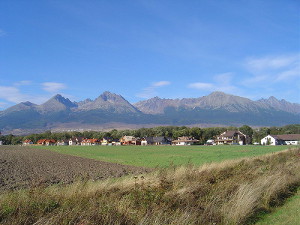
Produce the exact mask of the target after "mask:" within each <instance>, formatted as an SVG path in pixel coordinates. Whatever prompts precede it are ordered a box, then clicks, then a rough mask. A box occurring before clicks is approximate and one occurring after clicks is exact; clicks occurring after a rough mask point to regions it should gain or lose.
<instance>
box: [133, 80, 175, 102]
mask: <svg viewBox="0 0 300 225" xmlns="http://www.w3.org/2000/svg"><path fill="white" fill-rule="evenodd" d="M170 84H171V82H170V81H158V82H154V83H152V84H151V85H150V86H149V87H146V88H144V89H143V90H142V92H141V93H139V94H137V95H136V96H137V97H140V98H151V97H154V96H155V95H157V89H158V88H161V87H164V86H168V85H170Z"/></svg>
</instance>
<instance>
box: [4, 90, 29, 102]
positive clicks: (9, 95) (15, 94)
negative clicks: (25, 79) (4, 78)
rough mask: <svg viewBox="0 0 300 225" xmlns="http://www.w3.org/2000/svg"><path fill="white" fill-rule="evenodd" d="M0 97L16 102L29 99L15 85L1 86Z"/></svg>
mask: <svg viewBox="0 0 300 225" xmlns="http://www.w3.org/2000/svg"><path fill="white" fill-rule="evenodd" d="M0 99H4V100H6V101H9V102H14V103H19V102H22V101H26V100H28V99H26V96H25V95H23V94H22V93H21V92H20V90H19V89H18V88H17V87H13V86H0Z"/></svg>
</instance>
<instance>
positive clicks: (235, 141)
mask: <svg viewBox="0 0 300 225" xmlns="http://www.w3.org/2000/svg"><path fill="white" fill-rule="evenodd" d="M215 143H216V144H217V145H245V144H249V143H250V139H249V137H247V136H246V135H245V134H243V133H242V132H240V131H239V130H228V131H225V132H224V133H222V134H220V135H219V136H217V138H216V139H215Z"/></svg>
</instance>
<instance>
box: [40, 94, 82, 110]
mask: <svg viewBox="0 0 300 225" xmlns="http://www.w3.org/2000/svg"><path fill="white" fill-rule="evenodd" d="M75 107H77V104H76V103H73V102H71V101H70V100H69V99H68V98H64V97H63V96H61V95H59V94H57V95H55V96H54V97H52V98H50V99H49V100H48V101H46V102H45V103H44V104H42V105H39V106H38V107H36V108H37V110H38V111H39V112H40V113H43V114H46V113H55V112H61V111H66V110H71V108H75Z"/></svg>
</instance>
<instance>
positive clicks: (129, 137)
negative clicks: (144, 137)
mask: <svg viewBox="0 0 300 225" xmlns="http://www.w3.org/2000/svg"><path fill="white" fill-rule="evenodd" d="M122 139H123V141H135V137H134V136H124V137H122Z"/></svg>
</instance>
